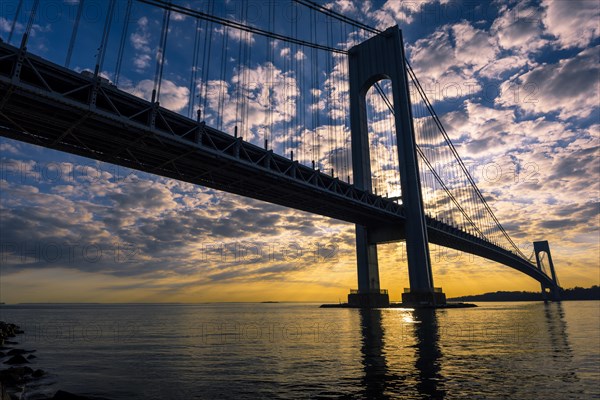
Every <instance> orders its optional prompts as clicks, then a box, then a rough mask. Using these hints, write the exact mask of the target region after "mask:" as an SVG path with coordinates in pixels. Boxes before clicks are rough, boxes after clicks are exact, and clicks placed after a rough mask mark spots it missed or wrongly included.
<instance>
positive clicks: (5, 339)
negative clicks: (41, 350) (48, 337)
mask: <svg viewBox="0 0 600 400" xmlns="http://www.w3.org/2000/svg"><path fill="white" fill-rule="evenodd" d="M23 333H25V332H23V330H21V328H19V327H18V326H17V325H15V324H10V323H6V322H3V321H0V361H1V362H2V364H4V365H8V366H9V367H8V368H6V369H2V370H0V400H17V399H20V398H21V395H22V394H23V392H24V390H25V387H26V385H27V384H28V383H30V382H32V381H34V380H36V379H39V378H41V377H42V376H44V375H46V372H45V371H43V370H41V369H34V368H31V367H30V366H29V365H28V364H31V363H32V362H34V361H33V360H34V359H35V358H36V356H35V355H34V354H33V353H34V352H35V350H25V349H19V348H17V347H16V346H17V345H18V344H19V343H18V342H16V341H15V339H14V338H16V337H17V335H20V334H23ZM49 400H92V399H91V398H89V397H85V396H79V395H75V394H73V393H68V392H65V391H62V390H59V391H57V392H56V393H55V394H54V396H53V397H51V398H50V399H49Z"/></svg>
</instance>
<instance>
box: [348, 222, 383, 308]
mask: <svg viewBox="0 0 600 400" xmlns="http://www.w3.org/2000/svg"><path fill="white" fill-rule="evenodd" d="M356 263H357V272H358V290H351V291H350V294H349V295H348V305H350V306H351V307H361V308H373V307H387V306H389V305H390V298H389V295H388V292H387V290H382V289H380V286H379V264H378V262H377V245H376V244H372V243H370V242H369V234H368V231H367V228H366V227H364V226H362V225H356Z"/></svg>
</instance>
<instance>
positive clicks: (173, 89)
mask: <svg viewBox="0 0 600 400" xmlns="http://www.w3.org/2000/svg"><path fill="white" fill-rule="evenodd" d="M122 89H123V90H125V91H126V92H129V93H131V94H133V95H135V96H138V97H141V98H143V99H146V100H151V99H152V90H153V89H154V82H153V81H151V80H150V79H144V80H142V81H140V82H138V83H137V84H136V85H135V86H134V87H123V88H122ZM189 96H190V90H189V89H188V88H187V87H185V86H177V85H176V84H175V83H174V82H172V81H170V80H168V79H163V80H162V84H161V88H160V98H159V101H160V105H161V106H162V107H165V108H167V109H169V110H172V111H181V110H183V109H184V108H185V107H187V105H188V101H189Z"/></svg>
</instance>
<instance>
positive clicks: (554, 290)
mask: <svg viewBox="0 0 600 400" xmlns="http://www.w3.org/2000/svg"><path fill="white" fill-rule="evenodd" d="M533 251H534V252H535V261H536V263H537V267H538V269H539V270H540V271H543V269H542V257H541V256H540V254H541V253H546V254H547V255H548V265H549V267H550V274H551V275H552V281H553V282H554V287H551V288H547V287H545V286H544V284H542V294H543V296H544V301H545V300H546V289H550V294H551V296H552V300H554V301H560V294H559V286H558V280H557V279H556V272H555V270H554V262H552V254H551V253H550V245H549V244H548V241H547V240H542V241H539V242H533Z"/></svg>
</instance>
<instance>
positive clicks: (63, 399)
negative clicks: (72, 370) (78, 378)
mask: <svg viewBox="0 0 600 400" xmlns="http://www.w3.org/2000/svg"><path fill="white" fill-rule="evenodd" d="M52 400H89V397H85V396H79V395H77V394H73V393H69V392H65V391H64V390H59V391H58V392H56V393H55V394H54V397H52Z"/></svg>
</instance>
